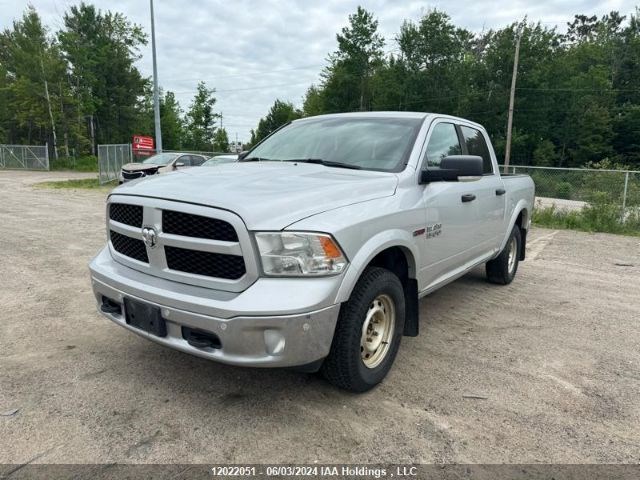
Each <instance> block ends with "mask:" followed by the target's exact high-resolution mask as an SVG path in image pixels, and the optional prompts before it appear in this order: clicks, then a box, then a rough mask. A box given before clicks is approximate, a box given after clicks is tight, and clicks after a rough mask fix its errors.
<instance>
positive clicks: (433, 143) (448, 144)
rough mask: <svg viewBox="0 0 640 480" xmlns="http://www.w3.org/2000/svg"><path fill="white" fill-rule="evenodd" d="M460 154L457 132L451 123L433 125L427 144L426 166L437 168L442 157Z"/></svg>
mask: <svg viewBox="0 0 640 480" xmlns="http://www.w3.org/2000/svg"><path fill="white" fill-rule="evenodd" d="M461 154H462V148H461V147H460V140H459V139H458V132H457V131H456V127H455V125H454V124H453V123H438V124H437V125H436V126H435V127H433V132H432V133H431V138H429V143H428V144H427V167H432V168H438V167H440V162H442V159H443V158H445V157H448V156H449V155H461Z"/></svg>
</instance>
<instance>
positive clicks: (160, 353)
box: [0, 171, 640, 463]
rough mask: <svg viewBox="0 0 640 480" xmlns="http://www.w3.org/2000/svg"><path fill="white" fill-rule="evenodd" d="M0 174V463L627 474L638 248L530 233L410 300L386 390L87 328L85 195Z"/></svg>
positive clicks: (638, 357)
mask: <svg viewBox="0 0 640 480" xmlns="http://www.w3.org/2000/svg"><path fill="white" fill-rule="evenodd" d="M64 175H65V174H59V173H55V174H52V173H30V172H7V171H0V307H1V308H2V320H1V321H0V412H3V413H10V411H11V410H13V409H18V411H17V412H15V413H14V414H13V415H9V416H0V439H1V440H0V463H22V462H29V461H34V462H36V463H57V462H59V463H83V462H89V463H94V462H95V463H98V462H131V463H134V462H142V463H172V462H180V463H188V462H206V463H209V462H219V463H223V462H314V461H318V462H320V463H322V462H361V463H365V462H447V463H448V462H458V463H502V462H507V463H532V462H533V463H537V462H562V463H583V462H595V463H600V462H603V463H617V462H630V463H637V462H640V428H638V425H640V402H639V401H638V392H640V373H639V372H640V328H639V327H640V238H637V237H635V238H634V237H622V236H613V235H602V234H596V235H594V234H587V233H578V232H571V231H553V230H543V229H534V230H533V231H532V233H531V235H530V246H529V251H528V259H527V261H526V262H524V263H523V264H521V268H520V270H519V272H518V277H517V278H516V280H515V282H514V283H513V284H511V285H510V286H507V287H497V286H494V285H490V284H488V283H487V282H486V281H485V279H484V276H483V272H482V269H479V270H477V271H474V272H472V273H471V274H469V275H467V276H465V277H464V278H462V279H460V280H458V281H456V282H455V283H453V284H451V285H449V286H447V287H445V288H443V289H442V290H440V291H438V292H436V293H434V294H433V295H430V296H429V297H427V298H425V299H424V300H423V301H422V303H421V322H422V323H421V334H420V336H419V337H417V338H404V339H403V342H402V346H401V348H400V353H399V355H398V358H397V360H396V363H395V366H394V368H393V370H392V371H391V373H390V375H389V377H388V378H387V380H386V381H385V382H384V383H383V384H382V385H380V386H379V387H378V388H376V389H374V390H373V391H371V392H369V393H366V394H363V395H355V394H348V393H345V392H342V391H339V390H336V389H335V388H333V387H332V386H330V385H328V384H327V383H325V382H324V381H323V380H322V379H321V378H319V377H318V376H315V375H304V374H299V373H294V372H291V371H284V370H259V369H241V368H233V367H229V366H224V365H220V364H216V363H212V362H208V361H206V360H203V359H199V358H195V357H191V356H189V355H186V354H182V353H178V352H175V351H172V350H168V349H166V348H163V347H161V346H159V345H156V344H153V343H151V342H148V341H145V340H144V339H142V338H139V337H137V336H135V335H132V334H130V333H129V332H127V331H125V330H124V329H122V328H120V327H118V326H116V325H113V324H112V323H111V322H109V321H108V320H105V319H103V318H102V317H100V316H99V315H98V314H97V313H96V308H95V305H94V299H93V297H92V294H91V288H90V282H89V276H88V270H87V264H88V262H89V260H90V259H91V257H92V256H93V255H94V254H95V253H96V252H97V251H98V250H99V248H100V247H101V246H102V244H103V243H104V241H105V229H104V197H105V194H104V192H100V191H97V192H92V191H80V190H75V191H68V190H46V189H42V188H34V187H33V186H32V184H33V183H35V182H37V181H40V180H45V179H47V180H48V179H51V177H56V178H58V177H62V176H64Z"/></svg>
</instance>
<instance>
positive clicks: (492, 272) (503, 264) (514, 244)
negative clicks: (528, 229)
mask: <svg viewBox="0 0 640 480" xmlns="http://www.w3.org/2000/svg"><path fill="white" fill-rule="evenodd" d="M513 248H515V249H516V251H515V252H514V255H515V259H514V263H513V265H512V266H511V268H509V254H510V253H511V250H512V249H513ZM521 248H522V236H521V234H520V227H518V226H517V225H515V226H514V227H513V230H511V235H509V239H508V240H507V244H506V245H505V246H504V249H503V250H502V252H500V255H498V256H497V257H496V258H494V259H493V260H490V261H488V262H487V266H486V269H487V278H488V279H489V281H490V282H491V283H496V284H498V285H509V284H510V283H511V282H513V279H514V278H515V276H516V272H517V271H518V264H519V263H520V249H521Z"/></svg>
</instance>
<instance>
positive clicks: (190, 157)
mask: <svg viewBox="0 0 640 480" xmlns="http://www.w3.org/2000/svg"><path fill="white" fill-rule="evenodd" d="M206 160H207V157H206V156H204V155H200V154H197V153H181V152H162V153H157V154H155V155H152V156H151V157H149V158H147V159H146V160H143V161H142V162H139V163H127V164H126V165H123V166H122V169H121V171H120V183H125V182H128V181H131V180H137V179H139V178H144V177H149V176H152V175H158V174H161V173H168V172H173V171H175V170H178V169H181V168H186V167H199V166H200V165H202V164H203V163H204V162H205V161H206Z"/></svg>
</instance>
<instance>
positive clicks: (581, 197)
mask: <svg viewBox="0 0 640 480" xmlns="http://www.w3.org/2000/svg"><path fill="white" fill-rule="evenodd" d="M508 169H509V173H524V174H527V175H530V176H531V178H532V179H533V181H534V182H535V184H536V198H537V199H538V200H537V201H538V202H539V203H540V204H542V206H550V205H552V204H553V205H555V206H556V208H566V209H581V208H582V207H584V206H586V205H606V206H610V207H616V208H619V210H620V218H621V219H622V220H624V219H625V218H627V217H628V216H629V215H639V214H640V171H633V170H599V169H586V168H557V167H531V166H526V167H525V166H509V168H508Z"/></svg>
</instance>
